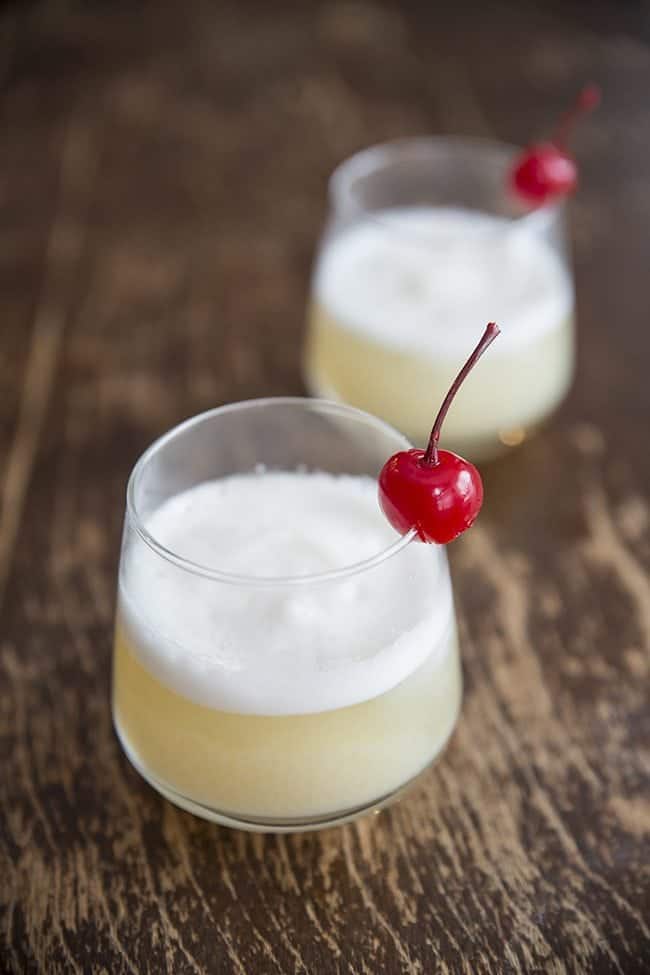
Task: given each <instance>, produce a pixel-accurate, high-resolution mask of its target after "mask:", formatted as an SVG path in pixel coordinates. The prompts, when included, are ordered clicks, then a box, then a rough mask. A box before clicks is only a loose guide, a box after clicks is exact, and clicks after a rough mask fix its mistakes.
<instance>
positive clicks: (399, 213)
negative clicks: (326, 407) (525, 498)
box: [304, 137, 574, 459]
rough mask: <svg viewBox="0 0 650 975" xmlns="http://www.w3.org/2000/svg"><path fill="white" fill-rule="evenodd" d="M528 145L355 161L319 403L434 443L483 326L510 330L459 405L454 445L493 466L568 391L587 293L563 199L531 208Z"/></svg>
mask: <svg viewBox="0 0 650 975" xmlns="http://www.w3.org/2000/svg"><path fill="white" fill-rule="evenodd" d="M516 152H517V150H516V149H515V148H514V147H512V146H508V145H504V144H501V143H498V142H493V141H489V140H481V139H460V138H448V137H442V138H417V139H408V140H404V141H398V142H393V143H387V144H385V145H381V146H376V147H373V148H370V149H366V150H364V151H362V152H360V153H358V154H357V155H355V156H352V157H351V158H350V159H348V160H347V161H346V162H344V163H342V165H341V166H339V168H338V169H337V170H336V171H335V172H334V174H333V176H332V178H331V180H330V217H329V220H328V222H327V225H326V228H325V232H324V235H323V239H322V241H321V246H320V249H319V254H318V258H317V261H316V266H315V269H314V275H313V284H312V297H311V305H310V312H309V323H308V334H307V345H306V350H305V360H304V373H305V380H306V383H307V387H308V389H309V391H310V392H311V393H312V394H313V395H315V396H326V397H327V398H328V399H332V400H337V401H345V402H347V403H350V404H352V405H354V406H357V407H359V408H361V409H365V410H368V411H370V412H372V413H374V414H376V415H377V416H380V417H382V418H384V419H386V420H387V421H388V422H390V423H392V424H393V425H394V426H396V427H397V428H398V429H400V430H402V431H403V432H404V433H405V434H406V435H407V436H408V437H409V438H410V439H412V440H414V441H415V442H417V443H418V445H421V444H422V443H423V442H424V441H425V440H426V437H427V435H428V432H429V430H430V427H431V423H432V420H433V416H434V414H435V412H436V410H437V408H438V406H439V405H440V402H441V400H442V398H443V397H444V395H445V393H446V391H447V389H448V388H449V385H450V383H451V381H452V379H453V377H454V375H455V374H456V372H457V371H458V368H459V366H460V364H461V363H462V361H463V360H464V359H465V357H466V356H467V355H468V354H469V352H470V351H471V349H472V347H473V345H474V344H475V342H476V339H477V338H478V336H479V334H480V332H481V329H482V328H483V327H484V325H485V323H486V322H487V321H489V320H496V321H497V322H498V323H499V325H500V326H501V330H502V335H501V337H500V339H499V341H498V342H496V343H495V344H494V347H493V348H492V349H491V350H490V355H489V356H487V357H486V358H485V359H484V360H483V361H482V362H481V364H480V366H479V367H478V368H477V369H476V371H475V373H474V374H473V375H472V377H471V379H469V380H468V381H467V382H466V383H465V385H464V386H463V388H462V390H461V391H460V393H459V394H458V397H457V399H456V400H455V402H454V406H453V408H452V410H451V411H450V413H449V417H448V419H447V421H446V424H445V428H444V431H443V441H444V445H445V446H450V447H451V448H453V449H455V450H458V451H459V452H460V453H463V454H466V455H467V456H468V457H470V458H471V459H480V458H484V457H489V456H492V455H494V454H497V453H499V452H500V451H502V450H503V449H504V448H505V447H507V446H515V445H517V444H519V443H521V442H522V441H523V440H524V439H525V438H526V437H527V436H528V435H529V433H530V432H531V430H533V429H534V428H535V427H536V426H537V425H538V424H539V423H540V422H541V421H543V420H544V419H545V418H546V417H547V416H548V415H549V414H550V413H551V412H552V411H553V410H554V408H555V407H556V406H557V405H558V403H559V402H560V401H561V400H562V398H563V397H564V395H565V394H566V392H567V389H568V387H569V385H570V382H571V378H572V375H573V363H574V313H573V309H574V295H573V283H572V275H571V271H570V268H569V262H568V258H567V246H566V234H565V211H564V207H563V206H562V205H561V204H554V205H550V206H546V207H543V208H542V209H539V210H536V211H534V212H530V213H522V212H521V210H520V209H519V208H518V205H517V204H516V202H515V201H514V199H513V197H512V196H511V194H510V193H509V191H508V187H507V183H508V179H507V176H508V170H509V166H510V164H511V162H512V159H513V156H514V154H515V153H516Z"/></svg>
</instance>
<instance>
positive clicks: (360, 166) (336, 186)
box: [327, 135, 565, 228]
mask: <svg viewBox="0 0 650 975" xmlns="http://www.w3.org/2000/svg"><path fill="white" fill-rule="evenodd" d="M445 148H447V149H453V150H455V151H457V152H463V151H466V152H474V153H475V152H476V149H477V148H482V149H484V150H491V151H492V152H493V153H494V152H499V153H500V154H501V155H502V156H503V157H504V159H505V158H506V157H508V156H514V155H515V153H518V152H521V151H522V147H521V146H518V145H516V144H515V143H513V142H504V141H502V140H500V139H494V138H492V137H491V136H482V135H415V136H405V137H403V138H398V139H388V140H387V141H386V142H377V143H374V144H373V145H370V146H366V147H365V148H363V149H359V150H358V151H357V152H354V153H352V155H351V156H348V157H347V158H346V159H343V160H342V161H341V162H340V163H339V164H338V165H337V166H336V167H335V169H334V170H333V171H332V173H331V174H330V177H329V179H328V182H327V195H328V199H329V200H330V203H331V204H332V205H333V206H334V207H336V206H338V205H339V204H340V203H341V202H343V203H348V204H349V203H353V204H354V205H355V206H356V207H357V208H358V210H359V212H360V213H362V214H364V215H365V216H367V217H369V218H370V217H372V216H373V213H375V214H376V213H378V212H380V211H379V210H377V209H373V208H370V207H367V206H364V205H363V204H361V203H359V201H358V199H357V198H356V196H355V194H354V193H353V192H352V189H351V187H352V184H353V182H354V181H355V180H356V179H359V178H362V177H363V176H366V175H368V174H369V173H371V172H373V171H376V170H379V169H380V168H382V166H388V165H390V163H391V162H392V160H393V158H394V156H395V154H396V153H399V152H400V151H402V152H407V153H409V152H410V153H412V156H413V158H415V157H417V156H420V155H428V154H430V153H431V152H432V151H437V152H439V151H440V150H442V149H445ZM564 207H565V200H564V199H562V198H561V199H559V200H555V201H553V200H552V201H551V202H549V203H545V204H543V205H542V206H539V207H536V208H534V209H532V210H527V211H525V212H524V213H522V214H519V215H516V216H512V217H504V218H503V219H504V220H507V221H508V222H509V223H510V224H512V227H513V228H515V227H523V226H524V225H527V226H528V225H531V224H532V225H533V226H534V225H535V224H540V225H542V226H544V225H545V224H547V223H551V222H552V221H553V220H554V219H556V218H557V217H559V216H560V215H561V213H562V212H563V210H564ZM385 209H388V208H385ZM475 209H478V208H475ZM374 219H375V220H376V221H377V223H381V218H379V217H375V218H374Z"/></svg>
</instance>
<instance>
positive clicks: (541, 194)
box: [509, 85, 600, 206]
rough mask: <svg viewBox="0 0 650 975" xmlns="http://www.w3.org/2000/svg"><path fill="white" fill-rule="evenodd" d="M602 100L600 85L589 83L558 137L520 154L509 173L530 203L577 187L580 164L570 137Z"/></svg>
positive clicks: (516, 189)
mask: <svg viewBox="0 0 650 975" xmlns="http://www.w3.org/2000/svg"><path fill="white" fill-rule="evenodd" d="M599 101H600V89H599V88H598V86H597V85H586V86H585V87H584V88H583V89H582V91H581V92H580V94H579V95H578V97H577V99H576V101H575V103H574V104H573V105H572V107H571V108H570V109H569V110H568V111H567V112H565V114H564V116H563V117H562V119H561V120H560V123H559V125H558V128H557V132H556V134H555V138H554V139H552V140H551V141H550V142H540V143H537V144H535V145H532V146H530V147H529V148H528V149H525V150H524V151H523V152H522V153H520V155H519V156H517V158H516V159H515V161H514V163H513V166H512V169H511V170H510V174H509V180H510V186H511V188H512V190H513V191H514V192H515V193H516V194H517V195H518V196H519V197H521V198H523V199H524V200H525V202H526V203H527V204H529V205H530V206H542V205H543V204H544V203H548V201H549V200H554V199H558V198H559V197H561V196H566V195H568V194H569V193H572V192H573V190H574V189H575V188H576V185H577V183H578V166H577V163H576V161H575V159H574V158H573V156H572V155H571V154H570V153H569V152H568V151H567V149H566V143H567V139H568V137H569V135H570V133H571V130H572V129H573V126H574V125H575V122H576V120H577V119H578V118H579V117H580V116H581V115H584V114H585V113H586V112H590V111H592V109H594V108H595V107H596V106H597V105H598V103H599Z"/></svg>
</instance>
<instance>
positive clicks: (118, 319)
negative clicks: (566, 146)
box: [0, 0, 650, 975]
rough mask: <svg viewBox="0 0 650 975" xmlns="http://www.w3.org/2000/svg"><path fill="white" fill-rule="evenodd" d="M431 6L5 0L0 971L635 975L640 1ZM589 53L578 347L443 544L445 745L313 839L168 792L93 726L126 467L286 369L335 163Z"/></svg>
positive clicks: (644, 539) (640, 563)
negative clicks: (380, 804)
mask: <svg viewBox="0 0 650 975" xmlns="http://www.w3.org/2000/svg"><path fill="white" fill-rule="evenodd" d="M456 7H458V9H455V7H454V5H451V4H450V5H446V4H445V5H444V8H445V9H444V12H443V11H442V10H436V5H435V4H431V5H427V4H424V3H422V4H416V3H412V4H397V3H396V4H393V5H389V4H388V5H384V4H381V3H375V2H372V0H357V2H350V3H327V4H307V5H302V4H295V3H291V4H265V3H263V2H260V3H259V4H252V3H245V4H236V3H232V4H213V3H207V2H206V3H205V4H200V3H191V4H189V5H188V4H181V3H180V2H179V3H176V4H171V3H169V4H163V3H158V4H156V3H150V4H143V5H141V6H136V5H130V4H103V3H93V4H90V3H89V4H78V5H77V4H59V3H54V2H51V3H47V4H45V5H44V6H40V5H36V6H34V5H25V4H14V5H10V6H8V7H6V8H5V9H4V14H3V20H2V35H1V44H0V70H1V71H2V76H3V79H4V89H3V94H2V96H1V102H0V106H1V109H2V123H3V125H2V129H3V134H4V146H3V150H2V153H1V157H0V198H1V200H2V207H3V214H2V219H1V221H0V240H1V250H0V261H1V273H2V286H1V290H0V301H1V303H2V304H1V317H0V352H1V355H0V377H1V388H2V398H1V401H0V466H1V470H2V488H1V490H2V495H1V501H2V509H1V510H2V514H1V520H0V589H1V598H2V616H1V622H0V688H1V697H0V743H1V744H0V747H1V753H0V763H1V764H0V790H1V791H0V797H1V802H2V815H1V818H0V959H1V960H0V967H2V966H3V967H2V970H3V971H9V972H14V973H23V972H29V973H32V972H38V973H41V972H66V973H68V972H72V973H91V972H92V973H111V975H116V973H122V972H124V973H131V975H140V973H150V972H151V973H164V972H169V973H170V975H171V973H174V975H180V973H194V975H199V973H200V975H203V973H208V972H209V973H215V972H216V973H237V975H244V973H246V975H248V973H254V975H258V973H259V975H266V973H270V975H271V973H276V972H279V973H294V972H295V973H305V972H306V973H310V975H312V973H314V975H330V973H332V975H334V973H358V975H361V973H368V975H375V973H387V975H388V973H407V972H408V973H422V975H430V973H437V972H447V973H466V975H481V973H485V975H488V973H490V975H493V973H520V972H531V973H532V972H536V973H541V972H544V973H546V972H548V973H554V975H562V973H587V972H589V973H592V972H594V973H598V975H600V973H609V972H612V973H614V972H616V973H619V975H635V973H638V972H642V971H650V874H649V860H650V857H649V851H650V837H649V829H650V802H649V798H648V772H649V768H650V708H649V704H648V671H649V651H650V596H649V590H648V578H647V575H646V569H647V567H648V564H649V562H650V517H649V506H648V488H649V485H650V449H649V438H648V418H649V416H650V378H649V375H648V372H649V369H650V325H649V317H648V316H649V313H648V307H649V299H648V294H649V281H648V267H649V266H650V243H649V239H648V234H647V228H648V224H649V223H650V192H649V191H648V173H649V172H650V122H649V118H648V109H647V102H648V91H650V47H649V45H648V39H649V38H648V30H647V22H646V23H645V26H644V21H643V16H644V9H645V10H646V11H647V8H643V6H642V5H634V4H622V3H620V4H608V5H603V6H600V5H599V4H597V3H592V4H590V5H584V4H576V5H575V6H573V5H572V4H569V3H566V4H559V3H551V4H541V3H540V4H535V5H528V4H509V5H501V4H499V3H489V4H488V3H486V4H476V5H471V4H469V5H468V4H467V3H465V4H460V5H456ZM587 21H588V24H587ZM644 31H645V33H644ZM589 77H595V78H597V79H599V80H600V81H601V82H602V83H603V85H604V87H605V92H606V95H605V101H604V105H603V107H602V110H601V111H600V112H599V114H598V116H597V118H594V119H593V120H591V121H590V122H589V123H588V124H586V125H585V126H584V127H583V129H582V131H581V134H580V136H579V138H578V140H577V147H578V150H579V154H580V156H581V159H582V160H583V176H584V180H583V188H582V191H581V193H580V195H579V197H578V198H577V199H576V201H575V203H574V204H573V206H572V226H573V231H574V243H575V257H576V277H577V287H578V296H579V319H580V323H579V331H580V362H579V372H578V377H577V381H576V384H575V386H574V389H573V392H572V394H571V396H570V399H569V401H568V402H567V404H566V405H565V407H564V408H563V409H562V411H561V413H560V415H559V416H558V417H557V418H556V419H555V420H554V422H553V423H552V424H551V425H550V426H549V428H548V429H547V430H546V431H545V432H544V433H543V434H541V435H540V436H539V437H538V438H537V439H536V440H535V441H534V442H532V443H531V444H530V445H529V446H527V447H526V448H524V449H522V450H520V451H519V452H518V453H513V454H512V456H510V457H508V458H507V459H506V460H504V461H503V462H501V463H500V464H497V465H494V467H493V468H492V469H489V470H487V471H486V488H487V496H488V500H487V506H486V510H485V513H484V515H483V516H482V519H481V523H480V524H479V525H478V526H477V527H476V528H475V529H474V530H473V531H472V532H470V533H469V535H468V536H467V537H466V539H464V540H462V541H461V542H459V543H457V544H456V545H454V547H453V550H452V552H451V556H452V562H453V570H454V575H455V584H456V591H457V594H458V604H459V612H460V619H461V633H462V644H463V653H464V662H465V676H466V697H465V704H464V711H463V718H462V721H461V724H460V726H459V729H458V731H457V733H456V735H455V737H454V739H453V743H452V745H451V747H450V748H449V749H448V751H447V752H446V754H445V756H444V758H443V760H442V761H441V762H440V763H439V764H438V766H437V767H436V768H435V769H434V770H433V771H431V772H430V773H429V774H428V775H427V776H426V777H425V778H424V780H423V781H422V783H421V785H419V786H418V787H417V789H416V791H415V793H414V794H413V795H411V796H410V797H409V798H408V799H407V800H405V801H404V802H403V803H402V804H400V805H399V806H397V807H396V808H394V809H392V810H390V811H388V812H385V813H383V814H381V815H380V816H378V817H374V818H369V819H366V820H363V821H362V822H359V823H357V824H355V825H352V826H348V827H345V828H341V829H337V830H332V831H329V832H324V833H320V834H306V835H302V836H295V837H286V838H285V837H281V836H280V837H274V836H259V835H248V834H244V833H237V832H229V831H228V830H225V829H220V828H217V827H215V826H212V825H210V824H208V823H205V822H202V821H200V820H198V819H194V818H193V817H192V816H190V815H186V814H184V813H181V812H179V811H177V810H176V809H175V808H174V807H173V806H171V805H170V804H169V803H167V802H164V801H162V800H161V799H160V798H159V797H158V795H157V794H155V793H154V792H153V791H152V790H151V789H150V788H148V787H147V786H146V785H145V784H144V783H143V782H142V781H141V779H140V778H139V777H138V776H137V775H136V774H135V772H134V771H133V770H132V769H131V767H130V766H129V764H128V763H127V761H126V760H125V759H124V757H123V755H122V753H121V752H120V749H119V748H118V745H117V743H116V740H115V737H114V734H113V731H112V727H111V718H110V711H109V674H110V656H111V621H112V614H113V598H114V587H115V574H116V563H117V557H118V550H119V542H120V524H121V518H122V510H123V498H124V485H125V481H126V477H127V474H128V472H129V469H130V467H131V466H132V464H133V462H134V460H135V459H136V457H137V456H138V454H139V452H140V451H141V450H142V449H143V447H145V445H146V444H148V443H149V442H150V441H151V440H152V438H154V437H155V436H156V435H157V434H159V433H160V432H161V431H163V430H164V429H165V428H167V427H169V426H171V425H172V424H174V423H175V422H177V421H178V420H179V419H181V418H183V417H186V416H188V415H190V414H192V413H195V412H197V411H200V410H203V409H205V408H208V407H211V406H213V405H215V404H218V403H222V402H225V401H227V400H237V399H241V398H248V397H253V396H258V395H269V394H280V393H300V392H301V390H302V385H301V379H300V373H299V358H300V341H301V333H302V327H303V317H304V306H305V299H306V292H307V284H308V272H309V267H310V262H311V259H312V256H313V252H314V245H315V241H316V240H317V236H318V233H319V228H320V225H321V221H322V219H323V214H324V191H325V180H326V176H327V174H328V173H329V171H330V170H331V169H332V167H333V166H334V165H335V164H336V163H337V162H338V161H339V160H341V159H342V158H343V157H344V156H346V155H347V154H349V153H350V152H352V151H353V150H355V149H357V148H359V147H361V146H363V145H365V144H368V143H372V142H376V141H379V140H383V139H386V138H390V137H395V136H397V135H405V134H411V133H419V132H426V131H438V132H448V131H452V130H453V131H461V132H467V133H472V134H478V135H483V134H492V135H498V136H499V137H501V138H504V139H508V140H513V141H523V140H526V138H527V137H528V136H529V135H531V134H532V133H535V132H542V131H543V130H544V127H545V126H547V125H548V124H549V123H550V121H551V119H552V118H553V116H554V114H555V113H556V112H558V111H559V110H560V109H561V107H562V106H564V104H565V103H566V101H567V99H568V98H569V97H570V96H571V95H572V93H573V92H574V91H575V90H576V88H577V86H578V85H579V84H580V83H581V82H582V81H583V80H585V79H587V78H589Z"/></svg>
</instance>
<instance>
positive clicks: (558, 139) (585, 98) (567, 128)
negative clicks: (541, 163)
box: [553, 84, 600, 149]
mask: <svg viewBox="0 0 650 975" xmlns="http://www.w3.org/2000/svg"><path fill="white" fill-rule="evenodd" d="M599 102H600V88H599V87H598V85H593V84H591V85H585V86H584V88H583V89H582V91H581V92H580V93H579V95H578V97H577V98H576V100H575V101H574V103H573V105H572V106H571V107H570V108H569V109H568V110H567V111H566V112H565V113H564V115H562V117H561V118H560V121H559V122H558V126H557V129H556V130H555V137H554V139H553V143H554V145H556V146H558V147H559V148H560V149H564V148H566V144H567V140H568V138H569V136H570V135H571V130H572V129H573V127H574V125H575V123H576V121H577V120H578V119H579V118H580V116H581V115H585V114H586V113H587V112H591V111H593V109H594V108H596V106H597V105H598V103H599Z"/></svg>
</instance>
